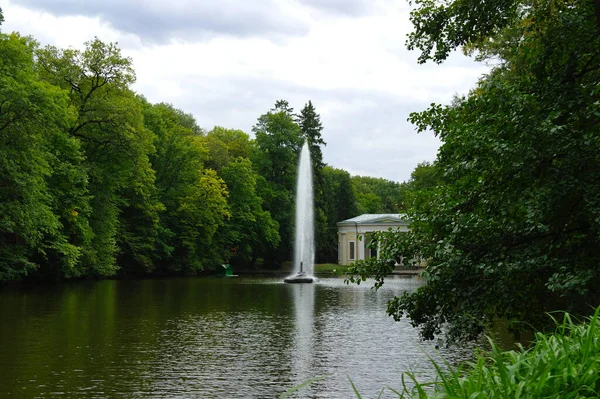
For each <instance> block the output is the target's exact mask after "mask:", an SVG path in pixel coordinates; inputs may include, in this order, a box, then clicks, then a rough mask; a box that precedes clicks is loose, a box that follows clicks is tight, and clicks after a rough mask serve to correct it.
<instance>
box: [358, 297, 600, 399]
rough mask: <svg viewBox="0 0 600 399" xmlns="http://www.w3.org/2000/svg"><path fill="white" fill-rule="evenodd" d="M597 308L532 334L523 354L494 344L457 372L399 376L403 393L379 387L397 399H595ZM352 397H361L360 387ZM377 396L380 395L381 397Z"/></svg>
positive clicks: (599, 376)
mask: <svg viewBox="0 0 600 399" xmlns="http://www.w3.org/2000/svg"><path fill="white" fill-rule="evenodd" d="M599 311H600V308H599V309H597V310H596V312H595V314H594V315H593V316H592V317H590V318H589V319H587V320H585V322H583V323H575V322H574V321H573V320H572V318H571V316H570V315H569V314H565V315H564V316H563V320H562V322H560V323H557V324H556V326H557V327H556V330H555V332H553V333H551V334H543V333H541V332H539V333H537V334H536V335H535V341H534V344H533V345H532V346H531V347H530V348H528V349H526V348H524V347H523V346H519V348H518V350H511V351H502V350H500V349H499V348H498V347H496V346H495V345H494V344H493V343H491V345H492V349H491V351H490V352H489V353H481V354H479V355H478V356H477V357H476V359H475V361H474V362H472V363H465V364H463V365H461V366H460V367H459V368H456V367H454V366H451V365H449V364H448V363H447V362H445V361H443V360H441V361H440V360H435V359H432V360H431V361H432V362H433V364H434V366H435V368H436V371H437V379H436V380H435V381H431V382H423V381H419V378H418V377H417V376H415V375H413V374H411V373H404V375H403V377H402V382H403V388H402V389H399V390H397V389H394V388H387V389H386V388H384V390H383V391H386V390H389V391H390V393H394V394H395V395H397V396H398V397H399V398H401V399H402V398H419V399H427V398H436V399H442V398H474V399H475V398H490V399H491V398H499V399H500V398H555V399H563V398H572V399H575V398H577V399H582V398H597V397H598V392H600V320H599ZM352 386H353V388H354V392H355V394H356V396H357V397H358V398H360V397H361V395H360V390H359V387H355V386H354V384H352ZM383 391H382V393H383Z"/></svg>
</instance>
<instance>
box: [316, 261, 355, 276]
mask: <svg viewBox="0 0 600 399" xmlns="http://www.w3.org/2000/svg"><path fill="white" fill-rule="evenodd" d="M347 270H348V266H343V265H338V264H336V263H320V264H315V265H314V272H315V274H344V273H346V271H347Z"/></svg>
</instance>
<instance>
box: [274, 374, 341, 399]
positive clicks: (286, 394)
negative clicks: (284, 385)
mask: <svg viewBox="0 0 600 399" xmlns="http://www.w3.org/2000/svg"><path fill="white" fill-rule="evenodd" d="M329 377H331V374H328V375H324V376H320V377H315V378H311V379H308V380H306V381H304V382H303V383H301V384H298V385H296V386H294V387H292V388H290V389H288V390H287V391H285V392H284V393H283V394H281V396H280V397H279V399H285V398H289V397H290V396H291V395H292V394H294V393H296V392H297V391H299V390H301V389H302V388H304V387H306V386H308V385H310V384H313V383H315V382H319V381H323V380H324V379H326V378H329Z"/></svg>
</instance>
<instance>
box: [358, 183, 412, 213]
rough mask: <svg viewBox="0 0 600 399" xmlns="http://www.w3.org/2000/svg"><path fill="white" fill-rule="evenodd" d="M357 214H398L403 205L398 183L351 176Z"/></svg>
mask: <svg viewBox="0 0 600 399" xmlns="http://www.w3.org/2000/svg"><path fill="white" fill-rule="evenodd" d="M352 184H353V185H354V188H355V189H356V201H357V206H358V212H359V213H398V212H399V211H400V208H401V207H402V203H403V192H402V185H401V184H400V183H397V182H394V181H390V180H386V179H382V178H376V177H369V176H353V177H352Z"/></svg>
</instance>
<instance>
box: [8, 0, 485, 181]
mask: <svg viewBox="0 0 600 399" xmlns="http://www.w3.org/2000/svg"><path fill="white" fill-rule="evenodd" d="M0 7H1V8H2V10H3V13H4V19H5V22H4V24H3V25H2V27H1V29H2V32H4V33H8V32H12V31H18V32H20V33H21V34H27V35H32V36H34V37H35V38H36V40H38V41H39V42H40V43H41V44H42V45H54V46H57V47H61V48H66V47H73V48H83V47H84V43H85V41H87V40H90V39H93V38H94V37H98V38H99V39H101V40H103V41H106V42H118V43H119V47H120V48H121V49H122V53H123V54H124V55H125V56H128V57H131V58H132V60H133V65H134V68H135V70H136V74H137V81H136V83H135V84H134V86H133V90H135V91H136V92H137V93H140V94H143V95H144V96H145V97H146V98H147V99H148V100H149V101H151V102H153V103H157V102H167V103H171V104H173V105H174V106H175V107H177V108H180V109H182V110H184V111H185V112H189V113H191V114H193V115H194V117H195V118H196V120H197V122H198V124H199V125H200V126H201V127H202V128H204V129H206V130H210V129H211V128H212V127H214V126H223V127H226V128H235V129H241V130H243V131H245V132H247V133H251V130H252V126H253V125H254V124H255V123H256V120H257V118H258V117H259V116H260V115H261V114H264V113H266V112H268V111H269V110H270V109H271V108H272V107H273V105H274V104H275V101H277V100H279V99H285V100H287V101H288V102H289V103H290V105H291V106H292V107H293V108H294V109H295V110H296V111H299V110H300V109H301V108H302V107H303V106H304V104H306V103H307V102H308V101H309V100H310V101H312V103H313V105H314V106H315V107H316V110H317V112H318V113H319V114H320V115H321V122H322V124H323V128H324V129H323V133H322V135H323V139H324V140H325V142H326V143H327V145H326V147H324V148H323V157H324V161H325V162H326V163H327V164H329V165H331V166H333V167H336V168H342V169H345V170H347V171H348V172H350V173H351V174H353V175H362V176H373V177H383V178H386V179H389V180H394V181H405V180H407V179H409V178H410V173H411V172H412V170H413V169H414V168H415V166H417V164H418V163H419V162H423V161H432V160H434V159H435V156H436V153H437V150H438V148H439V145H440V142H439V140H438V139H437V138H436V137H435V136H434V135H433V134H432V133H430V132H426V133H420V134H417V133H416V131H415V128H414V126H412V125H411V124H410V123H409V122H408V121H407V118H408V115H409V114H410V113H411V112H418V111H422V110H424V109H426V108H427V107H428V106H429V104H431V103H434V102H435V103H442V104H447V103H449V102H450V100H451V99H452V96H453V95H455V94H459V95H462V94H466V93H467V92H468V91H469V89H471V88H472V87H474V85H475V83H476V82H477V79H479V78H480V77H481V76H482V74H484V73H485V72H486V71H487V68H486V67H485V65H481V64H477V63H475V62H474V61H472V60H471V59H469V58H466V57H464V56H463V55H462V54H460V53H455V54H453V55H452V56H451V57H450V59H449V60H448V61H446V62H445V63H443V64H442V65H436V64H426V65H419V64H418V63H417V57H418V53H417V52H415V51H408V50H407V49H406V46H405V42H406V35H407V34H408V33H409V32H410V31H411V29H412V25H411V23H410V20H409V12H410V6H409V4H408V1H407V0H252V1H249V0H171V1H164V0H103V1H97V0H19V1H15V0H0Z"/></svg>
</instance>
